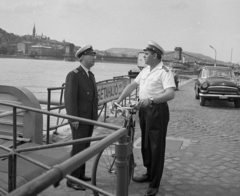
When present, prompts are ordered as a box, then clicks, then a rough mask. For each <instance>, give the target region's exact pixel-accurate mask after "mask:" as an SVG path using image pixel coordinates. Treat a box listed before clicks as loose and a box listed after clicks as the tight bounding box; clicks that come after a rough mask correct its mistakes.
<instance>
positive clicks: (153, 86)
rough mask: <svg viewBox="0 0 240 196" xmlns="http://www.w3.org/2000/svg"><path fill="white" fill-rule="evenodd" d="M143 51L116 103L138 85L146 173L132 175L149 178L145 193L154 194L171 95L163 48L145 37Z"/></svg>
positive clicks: (143, 179)
mask: <svg viewBox="0 0 240 196" xmlns="http://www.w3.org/2000/svg"><path fill="white" fill-rule="evenodd" d="M144 51H145V56H144V58H145V62H146V65H147V66H146V67H145V68H144V69H143V70H142V71H141V72H140V73H139V74H138V76H137V77H136V78H135V80H134V81H133V82H132V83H131V84H129V85H128V86H127V87H126V88H125V89H124V91H123V92H122V94H121V95H120V97H119V98H118V99H117V101H116V102H117V103H120V102H121V101H122V100H123V99H124V98H126V97H127V96H129V95H130V94H131V93H132V91H133V90H134V89H136V88H137V87H138V86H139V99H140V101H139V103H138V105H137V106H136V108H139V121H140V127H141V132H142V143H141V145H142V146H141V150H142V157H143V165H144V166H145V167H146V170H147V171H146V174H144V175H142V176H140V177H135V178H134V179H133V180H134V181H135V182H138V183H142V182H149V188H148V190H147V191H146V193H145V196H155V195H156V194H157V192H158V189H159V186H160V181H161V178H162V173H163V168H164V158H165V146H166V135H167V126H168V121H169V109H168V104H167V101H169V100H171V99H173V98H174V88H175V83H174V78H173V74H172V72H171V71H170V70H169V69H168V68H167V67H166V66H164V65H163V63H162V56H163V54H164V50H163V49H162V47H160V46H159V45H158V44H157V43H156V42H154V41H149V43H148V46H147V48H146V49H145V50H144Z"/></svg>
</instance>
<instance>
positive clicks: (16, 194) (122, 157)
mask: <svg viewBox="0 0 240 196" xmlns="http://www.w3.org/2000/svg"><path fill="white" fill-rule="evenodd" d="M0 105H5V106H10V107H12V108H13V148H12V149H10V148H7V147H4V146H2V145H0V148H2V149H4V150H5V151H8V152H9V154H2V155H0V157H1V158H8V165H9V170H8V192H11V193H10V194H8V195H9V196H30V195H36V194H38V193H40V192H41V191H43V190H44V189H46V188H48V187H49V186H51V185H54V186H55V187H56V186H58V184H59V182H60V181H61V180H62V179H63V178H67V179H69V180H72V181H74V182H76V183H80V184H82V185H83V186H85V187H86V188H89V189H91V190H95V191H98V192H100V193H102V194H104V195H109V196H112V194H109V193H107V192H105V191H103V190H101V189H99V188H97V187H95V186H93V185H89V184H87V183H85V182H84V181H81V180H79V179H76V178H74V177H72V176H70V175H68V174H69V173H71V172H72V171H74V170H75V169H76V168H78V167H79V166H80V165H82V164H83V163H85V162H86V161H87V160H89V159H91V158H92V157H93V156H95V155H96V154H97V153H99V152H100V151H102V150H103V149H105V148H106V147H107V146H109V145H110V144H112V143H114V142H116V141H118V143H117V144H116V147H118V148H122V150H120V151H116V161H117V162H118V163H119V164H116V171H117V176H116V177H117V192H116V195H117V196H127V195H128V187H127V185H126V183H124V182H126V179H127V156H128V153H127V152H126V151H125V149H126V146H127V145H129V143H128V142H127V130H126V128H122V127H119V126H116V125H111V124H108V123H103V122H97V121H93V120H88V119H84V118H79V117H75V116H70V115H66V114H59V113H53V112H50V111H45V110H41V109H36V108H32V107H27V106H21V105H16V104H12V103H4V102H0ZM18 108H20V109H22V110H24V111H27V112H28V111H31V112H36V113H41V114H44V115H49V116H55V117H60V118H64V119H71V120H74V121H79V122H84V123H87V124H91V125H95V126H100V127H104V128H108V129H112V130H115V132H114V133H112V134H110V135H108V136H105V135H103V136H97V137H90V138H84V139H78V140H74V141H71V142H64V143H57V144H50V145H42V146H37V147H28V148H21V149H17V142H16V137H17V135H16V133H17V126H16V122H17V109H18ZM97 140H101V141H99V142H97V143H95V144H94V145H92V146H90V147H89V148H87V149H85V150H84V151H81V152H80V153H78V154H77V155H75V156H73V157H71V158H70V159H68V160H66V161H64V162H63V163H61V164H58V165H55V166H53V167H50V166H48V165H45V164H43V163H41V162H39V161H37V160H34V159H32V158H30V157H28V156H25V155H23V154H20V153H21V152H26V151H33V150H42V149H49V148H56V147H60V146H67V145H72V144H75V143H85V142H90V141H97ZM17 157H20V158H22V159H24V160H27V161H29V162H31V163H33V164H35V165H38V166H40V167H42V168H44V169H46V170H48V171H47V172H46V173H44V174H42V175H40V176H38V177H37V178H35V179H33V180H32V181H30V182H28V183H26V184H25V185H23V186H21V187H19V188H18V189H16V184H17V180H16V177H17ZM118 174H121V175H118ZM2 192H4V193H6V191H4V190H2Z"/></svg>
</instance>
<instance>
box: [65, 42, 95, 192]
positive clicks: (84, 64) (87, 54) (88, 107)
mask: <svg viewBox="0 0 240 196" xmlns="http://www.w3.org/2000/svg"><path fill="white" fill-rule="evenodd" d="M75 56H76V57H77V58H78V59H79V61H80V66H79V67H78V68H76V69H74V70H72V71H71V72H69V73H68V75H67V77H66V83H65V93H64V101H65V107H66V111H67V114H68V115H72V116H77V117H81V118H87V119H91V120H97V118H98V93H97V88H96V82H95V78H94V75H93V73H92V72H90V68H91V67H92V66H93V65H94V63H95V57H96V53H95V51H94V50H93V49H92V46H91V45H86V46H83V47H82V48H80V49H79V50H78V51H77V52H76V55H75ZM70 126H71V131H72V138H73V140H75V139H80V138H85V137H91V136H92V133H93V125H87V124H84V123H80V122H78V121H77V122H75V121H72V120H70ZM89 146H90V143H81V144H74V145H73V147H72V151H71V156H74V155H75V154H77V153H79V152H81V151H82V150H84V149H85V148H87V147H89ZM85 167H86V166H85V164H83V165H82V166H80V167H79V168H77V169H76V170H75V171H73V172H72V173H71V175H72V176H74V177H76V178H78V179H81V180H84V181H90V180H91V178H90V177H87V176H86V175H85ZM67 186H68V187H71V188H74V189H76V190H85V188H84V187H82V186H81V185H79V184H77V183H74V182H72V181H69V180H68V181H67Z"/></svg>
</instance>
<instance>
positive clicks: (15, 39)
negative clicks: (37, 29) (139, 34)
mask: <svg viewBox="0 0 240 196" xmlns="http://www.w3.org/2000/svg"><path fill="white" fill-rule="evenodd" d="M21 42H31V43H33V44H36V43H40V44H42V45H46V44H47V45H49V46H52V47H54V46H55V47H56V45H62V46H63V47H65V44H66V43H67V42H65V41H63V42H61V41H56V40H51V39H50V38H49V37H46V36H44V37H41V36H39V37H37V38H36V37H33V36H31V35H24V36H19V35H15V34H13V33H8V32H6V31H5V30H3V29H1V28H0V54H10V55H11V54H14V50H16V49H15V48H16V45H17V43H21ZM76 47H77V46H76ZM141 51H143V49H133V48H110V49H107V50H105V51H98V50H97V54H99V55H103V56H116V57H130V58H135V57H137V56H138V53H139V52H141ZM167 53H173V51H166V55H167ZM184 54H186V57H187V58H188V59H189V58H191V59H196V60H199V61H206V62H214V59H213V58H211V57H208V56H205V55H202V54H198V53H192V52H185V51H183V55H184ZM218 62H219V63H224V64H229V63H225V62H222V61H218Z"/></svg>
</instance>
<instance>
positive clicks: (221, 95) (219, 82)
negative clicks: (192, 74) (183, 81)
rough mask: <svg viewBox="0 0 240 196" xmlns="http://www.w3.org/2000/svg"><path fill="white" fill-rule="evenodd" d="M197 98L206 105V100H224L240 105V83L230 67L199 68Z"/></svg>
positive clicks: (196, 84) (236, 106) (196, 83)
mask: <svg viewBox="0 0 240 196" xmlns="http://www.w3.org/2000/svg"><path fill="white" fill-rule="evenodd" d="M194 90H195V98H196V99H199V100H200V105H201V106H204V105H205V103H206V101H212V100H224V101H231V102H234V106H235V108H239V107H240V84H239V81H238V80H237V78H236V77H235V75H234V72H233V71H232V69H231V68H229V67H219V66H205V67H202V68H201V69H200V70H199V73H198V77H197V79H196V82H195V86H194Z"/></svg>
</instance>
